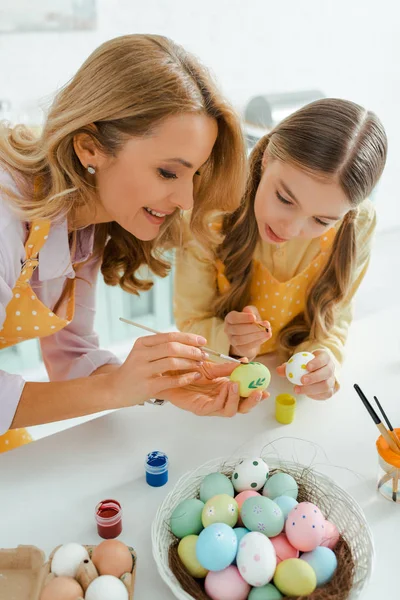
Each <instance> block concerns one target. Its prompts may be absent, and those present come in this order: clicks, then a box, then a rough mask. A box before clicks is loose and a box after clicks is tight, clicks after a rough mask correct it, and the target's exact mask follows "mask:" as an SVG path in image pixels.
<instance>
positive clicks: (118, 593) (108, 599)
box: [85, 575, 129, 600]
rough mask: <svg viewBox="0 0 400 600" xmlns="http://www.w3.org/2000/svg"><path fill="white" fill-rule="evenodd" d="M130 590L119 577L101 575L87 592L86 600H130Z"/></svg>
mask: <svg viewBox="0 0 400 600" xmlns="http://www.w3.org/2000/svg"><path fill="white" fill-rule="evenodd" d="M128 599H129V595H128V590H127V589H126V587H125V586H124V584H123V583H122V581H120V580H119V579H117V577H113V575H101V576H100V577H97V579H94V580H93V581H92V583H91V584H90V585H89V587H88V589H87V590H86V595H85V600H128Z"/></svg>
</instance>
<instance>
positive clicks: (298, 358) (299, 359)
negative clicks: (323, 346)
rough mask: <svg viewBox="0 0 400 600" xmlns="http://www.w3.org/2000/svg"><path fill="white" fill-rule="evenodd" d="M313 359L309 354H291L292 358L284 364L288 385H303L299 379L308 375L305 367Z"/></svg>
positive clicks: (312, 355)
mask: <svg viewBox="0 0 400 600" xmlns="http://www.w3.org/2000/svg"><path fill="white" fill-rule="evenodd" d="M314 358H315V356H314V354H311V352H298V353H297V354H293V356H292V358H290V359H289V360H288V362H287V363H286V377H287V378H288V380H289V381H290V383H294V384H295V385H303V384H302V382H301V378H302V377H303V375H305V374H306V373H308V371H307V368H306V365H307V363H309V362H310V360H313V359H314Z"/></svg>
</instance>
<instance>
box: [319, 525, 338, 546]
mask: <svg viewBox="0 0 400 600" xmlns="http://www.w3.org/2000/svg"><path fill="white" fill-rule="evenodd" d="M324 529H325V533H324V537H323V538H322V542H321V546H326V548H330V549H331V550H334V548H335V547H336V544H337V543H338V541H339V538H340V534H339V530H338V528H337V527H336V525H335V524H334V523H331V521H325V527H324Z"/></svg>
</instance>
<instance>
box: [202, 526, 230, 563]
mask: <svg viewBox="0 0 400 600" xmlns="http://www.w3.org/2000/svg"><path fill="white" fill-rule="evenodd" d="M236 552H237V537H236V535H235V532H234V531H233V529H232V527H229V525H226V524H225V523H214V524H213V525H210V526H209V527H207V528H206V529H203V531H202V532H201V533H200V535H199V539H198V540H197V544H196V556H197V560H198V561H199V563H200V564H201V565H202V567H204V568H205V569H207V570H208V571H223V570H224V569H226V568H227V567H229V565H231V564H232V561H233V559H234V558H235V556H236Z"/></svg>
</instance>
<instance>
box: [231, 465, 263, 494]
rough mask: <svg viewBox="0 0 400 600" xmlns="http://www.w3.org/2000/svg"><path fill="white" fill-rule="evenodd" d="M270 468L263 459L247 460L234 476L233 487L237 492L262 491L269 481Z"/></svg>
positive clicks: (236, 470) (237, 467) (236, 469)
mask: <svg viewBox="0 0 400 600" xmlns="http://www.w3.org/2000/svg"><path fill="white" fill-rule="evenodd" d="M268 474H269V468H268V465H267V463H266V462H264V461H263V459H262V458H259V457H257V458H245V459H244V460H242V461H240V463H239V464H238V465H236V468H235V470H234V472H233V474H232V483H233V487H234V488H235V490H236V491H237V492H245V491H246V490H255V491H256V492H257V491H258V490H260V489H261V488H262V487H263V486H264V484H265V482H266V481H267V479H268Z"/></svg>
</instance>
